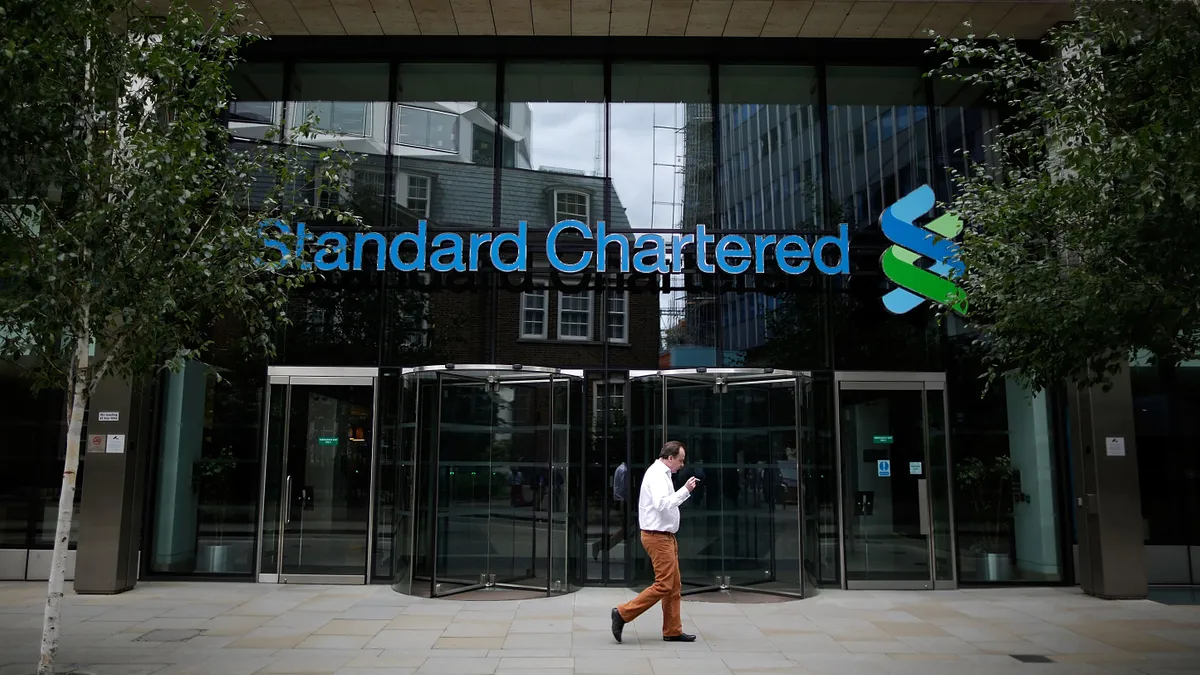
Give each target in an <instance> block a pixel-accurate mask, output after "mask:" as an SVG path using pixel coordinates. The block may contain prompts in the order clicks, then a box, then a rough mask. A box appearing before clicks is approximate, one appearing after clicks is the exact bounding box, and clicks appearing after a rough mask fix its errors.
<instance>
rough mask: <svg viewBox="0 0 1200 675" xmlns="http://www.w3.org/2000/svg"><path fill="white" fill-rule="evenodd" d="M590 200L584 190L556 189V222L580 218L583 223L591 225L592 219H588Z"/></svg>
mask: <svg viewBox="0 0 1200 675" xmlns="http://www.w3.org/2000/svg"><path fill="white" fill-rule="evenodd" d="M588 201H589V200H588V196H587V195H586V194H584V193H582V192H566V191H564V190H557V191H555V193H554V222H556V223H561V222H562V221H564V220H578V221H579V222H581V223H585V224H587V225H591V221H590V220H588V218H589V216H590V211H591V209H590V208H589V207H590V204H589V203H588Z"/></svg>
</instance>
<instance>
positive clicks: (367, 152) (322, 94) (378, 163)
mask: <svg viewBox="0 0 1200 675" xmlns="http://www.w3.org/2000/svg"><path fill="white" fill-rule="evenodd" d="M387 82H388V66H387V64H383V63H376V64H322V63H302V64H297V65H296V66H295V69H294V71H293V73H292V79H291V85H292V90H291V92H290V98H291V101H290V102H289V103H288V105H287V109H288V113H287V114H288V129H289V133H292V134H293V136H292V140H293V142H296V143H299V144H301V145H303V146H305V147H307V148H311V151H310V152H311V155H312V158H313V159H312V161H313V167H314V168H315V167H316V166H317V163H318V162H319V156H320V155H319V153H320V152H321V151H322V149H324V148H335V149H336V148H341V149H344V150H346V151H349V152H351V153H354V154H355V157H354V164H353V166H352V168H351V169H350V171H349V175H348V176H346V178H345V184H344V185H343V186H342V187H341V189H335V188H330V187H329V186H327V185H325V184H323V182H322V180H321V178H322V177H321V176H320V175H318V176H316V179H315V180H314V181H313V182H312V184H311V185H309V186H308V188H307V192H306V194H304V195H303V196H304V198H306V199H309V200H311V201H312V202H313V203H315V204H320V205H321V206H324V207H328V208H333V207H342V208H346V209H349V210H351V211H352V212H353V213H354V214H355V215H357V216H360V217H361V218H362V221H363V225H364V226H365V227H367V228H372V229H378V228H381V227H384V226H385V225H387V224H388V222H389V220H388V214H387V213H386V209H385V203H386V185H385V183H386V180H385V177H384V170H385V155H386V154H387V149H388V147H387V129H388V104H387V100H388V92H387ZM310 113H313V114H315V115H317V116H318V117H319V118H315V119H314V120H313V122H314V126H315V128H316V129H317V132H316V134H315V136H314V137H312V138H300V137H298V136H297V135H295V134H296V130H297V128H298V127H299V125H300V124H302V123H303V122H304V121H305V120H306V119H308V117H307V116H308V115H309V114H310ZM308 229H309V231H310V232H312V233H313V234H314V235H315V236H320V235H321V234H322V233H324V232H331V231H337V232H341V233H342V234H344V235H345V236H346V237H347V239H348V240H349V245H348V246H347V252H346V256H347V260H355V256H357V255H359V254H360V252H359V251H357V249H356V247H355V237H354V234H355V229H354V228H353V227H348V226H345V225H341V224H337V223H309V224H308ZM363 249H364V250H363V251H361V256H362V269H361V270H359V271H354V270H350V271H340V270H333V271H329V272H322V273H321V274H320V275H319V276H318V277H317V279H315V280H314V281H313V283H311V284H308V285H306V286H305V287H303V288H301V289H300V290H298V291H297V292H295V293H294V294H293V296H292V297H291V298H290V302H289V307H288V312H289V314H290V316H291V319H292V325H291V326H288V327H287V329H286V337H285V339H284V341H283V345H282V350H281V351H282V354H281V361H282V362H284V363H289V364H296V365H320V366H335V365H376V364H378V363H379V357H380V324H381V322H382V318H381V312H380V305H381V298H382V290H381V285H382V278H383V273H382V272H379V271H378V270H377V262H379V261H380V258H381V256H382V257H384V258H386V255H387V252H386V251H382V252H381V251H380V247H379V246H378V245H376V244H373V243H370V242H364V244H363Z"/></svg>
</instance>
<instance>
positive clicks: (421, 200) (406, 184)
mask: <svg viewBox="0 0 1200 675" xmlns="http://www.w3.org/2000/svg"><path fill="white" fill-rule="evenodd" d="M398 180H400V186H397V190H396V199H397V201H398V202H400V203H401V204H402V205H403V207H404V208H407V209H408V210H410V211H414V213H416V214H419V215H421V216H424V217H430V177H427V175H413V174H401V175H400V178H398ZM401 187H402V189H401Z"/></svg>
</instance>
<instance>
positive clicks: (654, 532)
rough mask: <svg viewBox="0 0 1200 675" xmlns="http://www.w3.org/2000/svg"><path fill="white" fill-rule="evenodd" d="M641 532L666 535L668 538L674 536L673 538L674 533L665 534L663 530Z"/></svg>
mask: <svg viewBox="0 0 1200 675" xmlns="http://www.w3.org/2000/svg"><path fill="white" fill-rule="evenodd" d="M642 532H643V533H645V534H665V535H667V536H669V537H674V536H675V533H674V532H667V531H665V530H642Z"/></svg>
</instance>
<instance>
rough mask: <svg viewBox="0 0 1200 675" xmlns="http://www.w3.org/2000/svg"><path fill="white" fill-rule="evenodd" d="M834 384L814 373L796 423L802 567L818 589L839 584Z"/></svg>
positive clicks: (806, 384) (806, 386)
mask: <svg viewBox="0 0 1200 675" xmlns="http://www.w3.org/2000/svg"><path fill="white" fill-rule="evenodd" d="M834 386H835V385H834V382H833V378H832V376H831V374H824V375H822V374H814V377H813V379H812V380H811V381H808V382H806V383H805V384H804V391H806V392H808V393H807V396H806V397H805V398H804V399H802V401H803V402H804V405H803V406H802V408H801V415H800V420H801V423H802V425H803V426H802V427H801V433H802V435H801V438H800V448H801V453H800V458H801V475H802V476H803V485H802V494H803V496H804V510H803V513H804V537H805V539H804V549H803V550H804V566H805V571H806V572H807V573H808V578H806V581H808V579H813V580H815V581H816V582H817V583H819V585H822V586H826V587H828V586H837V585H839V584H840V583H841V580H842V565H841V558H840V556H839V551H840V547H839V541H840V537H841V526H840V522H841V521H840V518H839V513H838V483H837V476H838V474H837V462H838V448H837V443H836V442H835V439H834V434H833V428H834V425H835V424H836V423H837V415H836V414H835V413H834V405H835V403H834Z"/></svg>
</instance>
